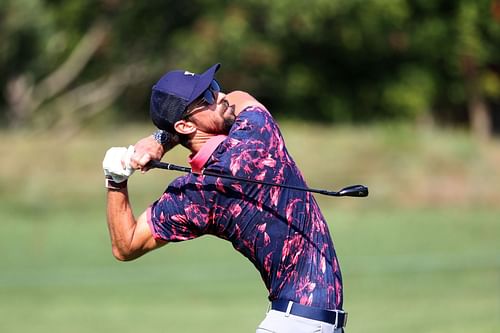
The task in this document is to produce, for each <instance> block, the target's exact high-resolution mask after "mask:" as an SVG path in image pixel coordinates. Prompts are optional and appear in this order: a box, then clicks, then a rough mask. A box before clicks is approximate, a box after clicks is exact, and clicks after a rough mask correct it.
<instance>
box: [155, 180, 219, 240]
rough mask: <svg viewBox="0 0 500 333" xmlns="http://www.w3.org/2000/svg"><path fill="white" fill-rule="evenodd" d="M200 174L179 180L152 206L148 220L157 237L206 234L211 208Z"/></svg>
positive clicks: (169, 237) (181, 238)
mask: <svg viewBox="0 0 500 333" xmlns="http://www.w3.org/2000/svg"><path fill="white" fill-rule="evenodd" d="M204 197H205V192H204V190H203V188H201V187H200V186H199V184H197V183H196V176H194V175H187V176H184V177H180V178H178V179H176V180H175V181H174V182H173V183H172V184H170V185H169V186H168V188H167V189H166V190H165V192H164V193H163V195H162V196H161V197H160V199H158V200H157V201H156V202H154V203H153V204H152V205H151V206H150V207H149V208H148V223H149V226H150V228H151V231H152V234H153V237H154V238H156V239H162V240H164V241H167V242H180V241H185V240H189V239H194V238H197V237H199V236H201V235H203V234H204V233H205V232H204V230H205V229H206V228H207V225H208V222H209V211H210V208H209V206H208V205H207V204H206V202H205V199H204Z"/></svg>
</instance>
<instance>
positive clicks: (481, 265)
mask: <svg viewBox="0 0 500 333" xmlns="http://www.w3.org/2000/svg"><path fill="white" fill-rule="evenodd" d="M287 128H288V127H287ZM286 131H287V129H286V128H285V132H286ZM141 132H146V131H145V130H141V131H137V130H131V132H125V133H124V134H122V137H114V136H113V137H112V136H109V135H106V136H105V135H96V136H90V137H85V136H84V137H83V138H79V139H75V140H72V141H69V142H68V143H67V144H65V145H64V149H63V150H62V151H59V150H58V149H59V148H58V147H62V146H58V145H56V144H54V141H53V139H47V141H44V140H38V141H36V142H35V140H33V141H30V142H26V141H25V140H23V139H20V138H19V137H17V136H16V137H5V136H3V139H4V140H3V141H2V142H4V144H3V145H0V148H1V150H0V152H1V153H2V154H3V156H7V157H8V158H6V160H5V164H4V167H3V171H2V174H0V175H1V177H0V185H1V187H0V189H1V190H0V199H1V200H0V251H1V253H2V255H1V256H0V272H1V274H0V332H7V333H10V332H16V333H17V332H19V333H21V332H35V331H36V332H103V333H104V332H143V331H157V332H186V333H189V332H193V333H194V332H221V333H224V332H255V328H256V326H257V324H258V323H259V322H260V321H261V320H262V319H263V318H264V315H265V311H266V309H267V306H268V303H267V300H266V296H267V293H266V290H265V288H264V285H263V283H262V282H261V280H260V276H259V274H258V273H257V271H256V270H255V269H254V268H253V266H252V265H251V264H250V263H249V262H248V261H247V260H246V259H245V258H243V257H242V256H240V255H239V254H237V253H236V252H235V251H234V250H233V249H232V247H231V246H230V244H229V243H228V242H225V241H222V240H219V239H216V238H214V237H203V238H200V239H196V240H193V241H188V242H185V243H179V244H170V245H167V246H166V247H164V248H161V249H159V250H158V251H156V252H153V253H151V254H149V255H147V256H145V257H143V258H140V259H139V260H137V261H133V262H127V263H122V262H117V261H116V260H114V259H113V257H112V255H111V249H110V242H109V238H108V233H107V229H106V221H105V192H104V189H103V188H102V170H101V169H100V162H101V160H102V156H103V152H104V150H105V147H107V146H109V145H116V144H117V142H130V141H132V140H133V139H132V138H136V137H138V135H140V134H137V133H141ZM293 133H294V136H291V135H290V133H286V135H288V136H289V137H290V138H291V140H300V139H303V142H304V144H305V145H306V146H311V147H312V146H314V140H319V139H318V135H319V134H318V133H316V136H311V135H309V134H306V133H310V132H309V131H299V130H296V128H294V131H293ZM286 135H285V137H286ZM340 135H341V136H338V135H337V136H332V139H331V140H333V141H335V140H336V141H335V142H336V149H337V150H338V151H339V152H342V154H343V157H344V159H345V161H346V163H347V164H349V165H352V166H357V167H358V168H361V166H360V165H361V164H359V163H354V161H356V159H355V155H356V154H357V153H359V149H367V148H366V146H363V147H361V146H356V145H354V144H353V143H354V142H356V140H355V139H354V138H351V140H349V138H348V137H347V139H345V138H346V136H345V133H344V134H342V133H341V134H340ZM364 135H365V136H366V135H368V134H366V133H365V134H364ZM311 140H312V141H311ZM382 141H383V140H382ZM371 142H372V143H371V144H372V145H374V144H376V143H377V142H380V141H378V140H371ZM446 142H448V141H446ZM7 143H9V145H8V144H7ZM399 144H401V142H399ZM448 144H449V142H448ZM12 147H14V148H15V149H14V150H11V148H12ZM452 147H453V146H452ZM294 148H295V149H296V150H297V152H296V153H295V154H294V156H296V158H297V160H298V163H299V165H305V166H306V169H305V171H304V172H305V174H306V177H307V178H308V179H310V180H311V181H310V186H322V187H329V186H331V185H330V184H331V180H330V179H326V178H324V181H323V178H321V177H322V174H321V172H325V173H326V172H327V171H328V170H327V167H326V166H325V165H320V166H319V168H318V169H317V172H316V173H315V170H313V169H311V168H308V167H307V165H308V163H311V159H314V158H318V156H316V155H314V156H313V157H311V159H308V158H307V157H308V156H307V155H305V154H304V153H301V152H300V151H298V146H296V145H294ZM374 149H375V148H374ZM378 149H379V151H376V152H374V154H375V153H377V152H378V153H379V154H378V156H380V159H379V160H375V159H374V160H373V162H372V165H371V166H372V167H374V168H376V167H377V165H384V164H386V165H389V161H390V160H391V158H392V157H393V156H394V155H390V156H387V157H384V155H383V153H382V152H385V151H387V150H388V147H385V146H382V148H378ZM401 149H402V151H407V150H408V146H403V147H402V148H401ZM432 149H437V148H436V147H433V148H432ZM443 149H444V148H443ZM37 151H45V152H47V153H46V154H45V155H40V156H39V157H38V160H37V162H38V163H37V164H36V165H32V164H30V163H27V162H28V161H29V160H30V157H31V156H37V155H35V152H37ZM393 152H394V151H393ZM461 152H463V150H461ZM349 154H351V155H349ZM398 154H400V155H398V156H399V157H400V160H404V159H405V158H407V156H406V155H404V154H403V153H398ZM184 155H185V154H184V153H182V151H181V152H180V153H179V152H176V153H174V154H173V155H172V157H171V159H170V160H169V161H171V162H173V163H179V164H185V162H184V159H185V156H184ZM445 156H446V154H445ZM384 158H387V159H384ZM412 158H414V160H415V161H416V158H415V157H414V156H413V157H412ZM54 161H57V165H58V168H57V170H56V168H55V167H54V166H55V165H56V164H55V162H54ZM475 163H479V162H477V161H476V162H475ZM331 164H332V165H335V163H333V162H332V163H331ZM19 165H24V166H26V167H25V168H19V167H18V166H19ZM344 167H345V169H347V165H345V166H344ZM333 168H335V166H333ZM318 170H319V171H318ZM394 170H396V169H394ZM401 170H403V168H401ZM358 171H359V170H358ZM358 171H356V174H350V173H348V172H345V171H342V170H340V169H338V164H337V169H336V175H339V177H340V179H341V180H343V181H341V182H340V181H338V182H337V183H336V184H341V185H347V184H348V183H352V181H355V180H359V181H360V182H362V183H364V182H366V183H367V184H368V185H369V186H372V185H373V184H377V183H376V179H375V178H373V179H372V178H364V177H365V176H364V175H365V174H364V173H360V172H358ZM175 176H178V174H177V173H170V172H164V171H160V170H155V171H153V173H152V174H148V175H144V176H141V175H134V178H133V179H132V180H131V184H130V187H131V189H132V190H131V192H132V200H133V203H134V208H135V210H136V213H139V212H140V211H142V209H144V208H145V207H146V205H147V204H148V203H150V202H151V201H152V200H154V199H155V198H156V197H157V196H158V195H159V194H160V193H161V191H162V189H163V187H164V185H165V184H167V183H168V182H169V180H170V179H172V178H173V177H175ZM393 176H395V177H398V176H399V177H400V178H399V179H401V178H402V177H401V175H398V174H393ZM380 177H382V178H384V177H386V178H387V177H388V176H387V175H383V174H380ZM377 179H378V177H377ZM75 184H76V185H75ZM333 186H337V185H333ZM393 186H394V185H393ZM409 189H410V188H409ZM386 190H387V189H386ZM383 194H384V193H382V191H381V187H379V186H372V187H370V197H368V198H366V199H351V198H341V199H336V198H321V199H320V205H321V207H322V209H323V213H324V214H325V216H326V217H327V220H328V221H329V226H330V231H331V232H332V234H333V239H334V242H335V245H336V250H337V254H338V257H339V260H340V263H341V268H342V271H343V277H344V283H345V285H344V292H345V294H344V296H345V302H344V305H345V309H346V310H347V311H348V312H349V323H348V326H347V330H346V332H348V333H364V332H384V333H387V332H389V333H391V332H394V333H396V332H398V333H400V332H428V333H431V332H435V333H460V332H480V333H483V332H484V333H494V332H498V327H499V324H500V322H499V313H500V306H499V303H500V302H499V297H500V284H499V278H500V275H499V274H500V256H499V254H500V252H499V245H498V244H499V235H500V224H499V223H498V220H499V219H498V217H499V216H500V209H498V208H494V207H492V206H480V205H453V204H448V205H444V206H443V205H435V206H432V205H414V206H408V205H403V204H395V203H394V202H392V204H391V203H390V202H388V203H386V204H383V200H382V199H381V198H387V197H383ZM318 199H319V198H318ZM235 327H236V329H235Z"/></svg>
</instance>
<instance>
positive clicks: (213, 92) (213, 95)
mask: <svg viewBox="0 0 500 333" xmlns="http://www.w3.org/2000/svg"><path fill="white" fill-rule="evenodd" d="M220 90H221V89H220V85H219V83H218V82H217V81H216V80H215V79H214V80H212V82H210V86H209V87H208V88H207V90H205V91H204V92H203V94H201V96H200V98H198V100H197V101H196V102H193V104H192V105H193V106H192V107H190V109H192V110H195V109H197V108H199V107H200V106H204V105H212V104H214V103H215V102H217V94H218V93H220ZM196 112H197V111H191V112H188V113H187V114H185V115H184V117H183V118H187V117H189V116H191V115H193V114H194V113H196Z"/></svg>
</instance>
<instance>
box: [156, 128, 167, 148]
mask: <svg viewBox="0 0 500 333" xmlns="http://www.w3.org/2000/svg"><path fill="white" fill-rule="evenodd" d="M153 138H154V139H155V141H156V142H158V143H159V144H161V145H162V146H163V148H165V146H167V143H168V135H167V132H165V131H163V130H156V131H154V132H153Z"/></svg>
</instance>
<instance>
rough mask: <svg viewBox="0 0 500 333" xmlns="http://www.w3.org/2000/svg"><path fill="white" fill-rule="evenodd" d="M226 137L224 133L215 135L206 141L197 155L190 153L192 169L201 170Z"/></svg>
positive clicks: (189, 160)
mask: <svg viewBox="0 0 500 333" xmlns="http://www.w3.org/2000/svg"><path fill="white" fill-rule="evenodd" d="M226 138H227V136H226V135H222V134H221V135H217V136H214V137H213V138H210V139H209V140H208V141H207V142H205V143H204V144H203V146H202V147H201V149H200V150H199V151H198V152H197V153H196V154H195V155H193V154H191V155H189V158H188V163H189V164H190V165H191V170H192V171H193V172H201V170H202V169H203V166H204V165H205V163H207V161H208V159H209V158H210V156H212V154H213V152H214V151H215V149H217V147H218V146H219V145H220V143H221V142H222V141H224V140H225V139H226Z"/></svg>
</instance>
